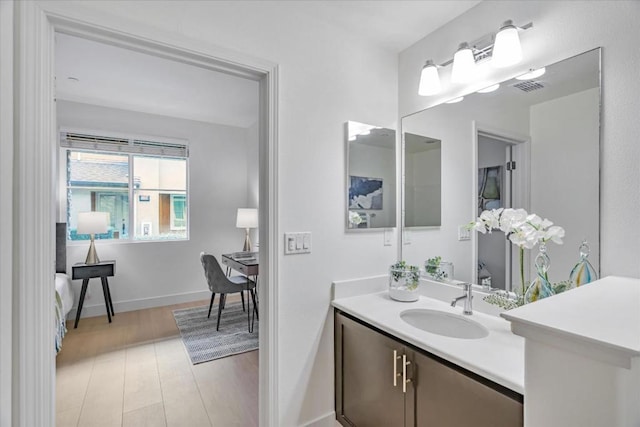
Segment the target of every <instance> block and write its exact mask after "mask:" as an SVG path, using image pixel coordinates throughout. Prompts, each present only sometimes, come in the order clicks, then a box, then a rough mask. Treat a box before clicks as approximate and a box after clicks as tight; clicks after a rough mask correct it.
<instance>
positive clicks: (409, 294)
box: [389, 261, 420, 301]
mask: <svg viewBox="0 0 640 427" xmlns="http://www.w3.org/2000/svg"><path fill="white" fill-rule="evenodd" d="M419 280H420V269H419V268H418V267H417V266H415V265H408V264H407V263H406V262H405V261H398V262H397V263H395V264H393V265H392V266H391V267H389V296H390V297H391V298H392V299H394V300H397V301H416V300H417V299H418V296H419V295H418V284H419Z"/></svg>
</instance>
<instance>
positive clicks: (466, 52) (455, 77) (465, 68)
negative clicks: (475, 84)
mask: <svg viewBox="0 0 640 427" xmlns="http://www.w3.org/2000/svg"><path fill="white" fill-rule="evenodd" d="M475 71H476V60H475V58H474V57H473V52H472V51H471V48H469V45H468V44H466V43H462V44H460V48H459V49H458V51H457V52H456V53H455V55H453V69H452V70H451V81H452V82H454V83H466V82H468V81H471V80H472V79H473V77H474V76H475Z"/></svg>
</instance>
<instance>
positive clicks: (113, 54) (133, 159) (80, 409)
mask: <svg viewBox="0 0 640 427" xmlns="http://www.w3.org/2000/svg"><path fill="white" fill-rule="evenodd" d="M55 39H56V43H55V64H56V65H55V77H56V112H57V129H58V130H59V131H60V151H59V161H58V162H57V163H58V169H59V172H58V174H57V176H58V183H57V188H59V192H58V194H60V195H61V197H60V198H59V200H58V202H57V206H56V212H58V218H57V219H56V221H57V222H62V223H66V224H68V236H69V240H68V244H67V246H66V253H67V255H68V256H67V258H68V259H69V261H70V262H69V267H68V268H67V270H66V271H67V273H70V271H71V265H72V264H74V263H76V262H78V261H81V260H82V259H83V254H84V251H86V245H85V244H83V243H84V242H83V241H82V240H76V239H81V238H83V237H84V236H83V235H82V234H78V233H77V231H79V230H80V229H79V227H78V224H79V222H78V216H79V213H78V212H79V211H86V210H87V209H89V210H91V211H99V212H105V213H108V214H109V218H110V223H109V224H108V233H106V234H103V235H99V236H97V238H98V239H97V240H98V241H97V242H96V246H97V249H98V252H99V253H100V257H101V259H107V260H115V261H117V268H116V269H115V270H116V274H114V276H113V277H110V278H109V287H110V289H111V294H112V297H111V298H112V299H113V305H115V311H116V313H117V314H118V315H116V316H114V317H113V322H111V320H112V319H109V322H108V323H107V321H106V318H105V316H104V308H103V306H102V301H97V299H99V296H98V295H97V292H96V290H97V289H96V286H95V285H92V284H91V283H90V284H89V286H88V288H87V293H86V297H85V296H84V295H83V296H82V297H81V298H82V300H83V302H84V306H83V311H82V314H83V315H85V317H87V318H83V319H81V320H80V322H79V324H78V327H77V328H75V327H74V328H71V326H69V328H68V329H69V330H68V332H67V334H66V336H65V337H64V339H63V340H62V342H61V343H62V347H61V349H60V353H58V355H57V357H56V367H57V371H56V391H57V395H58V396H65V398H63V399H62V398H61V399H58V400H57V402H58V406H57V407H56V418H57V419H58V420H59V422H60V424H62V425H67V424H69V425H91V423H92V420H94V419H96V418H104V419H108V420H113V421H114V422H116V423H118V422H119V421H120V420H121V421H122V423H123V424H124V425H129V424H135V423H136V422H137V420H140V419H142V418H146V419H151V420H156V421H157V422H158V423H159V424H163V423H166V424H168V425H176V424H192V425H202V426H204V425H208V424H209V423H213V422H214V420H215V422H216V423H223V424H225V423H228V424H231V423H234V422H237V423H239V424H242V425H246V426H251V425H256V426H257V424H258V378H259V371H258V352H257V351H253V352H251V354H249V353H246V354H245V353H242V354H238V355H233V356H230V357H231V358H233V359H234V363H230V362H229V361H226V360H225V361H223V360H221V359H216V360H210V361H208V362H207V363H202V364H197V365H192V363H191V360H190V357H189V356H191V358H193V355H191V353H189V355H187V354H186V353H185V351H184V345H183V342H182V339H181V338H180V331H179V330H178V328H177V327H176V325H175V324H174V323H176V321H175V320H174V318H173V310H174V309H175V310H183V311H184V310H186V311H189V310H190V313H192V314H191V316H194V317H196V316H197V315H196V314H195V313H198V314H200V312H201V311H202V310H201V309H200V308H198V307H202V306H206V305H207V303H208V302H209V301H208V300H209V298H207V297H210V295H211V294H210V293H208V288H207V282H206V281H205V277H204V275H203V270H202V266H201V263H200V261H199V258H198V254H199V253H200V252H202V251H204V252H207V253H209V254H212V255H213V256H215V257H216V258H217V259H218V260H220V259H221V255H222V254H225V253H227V254H228V253H234V252H236V251H238V250H240V249H241V245H240V243H241V242H242V240H241V234H244V233H243V230H239V229H237V228H236V227H235V223H234V222H235V216H236V210H237V209H238V208H245V207H251V208H259V206H258V203H259V201H258V199H257V194H258V187H259V164H258V134H259V129H258V123H257V122H258V112H259V111H258V110H259V108H258V106H259V99H258V94H259V93H258V85H259V84H258V82H257V81H255V80H252V79H246V78H243V77H236V76H230V75H228V74H223V73H220V72H217V71H214V70H209V69H205V68H202V67H196V66H194V65H191V64H184V63H182V62H178V61H175V60H172V59H165V58H160V57H157V56H154V55H150V54H147V53H143V52H137V51H133V50H131V49H125V48H123V47H120V46H113V45H110V44H107V43H101V42H97V41H93V40H88V39H86V38H81V37H75V36H72V35H68V34H61V33H56V34H55ZM143 142H144V144H143ZM176 147H185V148H184V149H182V148H180V149H176ZM212 165H215V167H212ZM225 165H233V166H232V167H230V166H226V167H225ZM217 183H224V185H217ZM125 231H126V232H125ZM257 240H258V239H256V238H255V237H254V241H257ZM115 261H114V262H115ZM68 275H69V276H70V274H68ZM74 285H75V289H74V290H75V292H74V293H75V295H76V296H77V295H79V294H80V292H79V283H78V282H77V281H76V282H74ZM203 296H204V298H203ZM235 296H237V294H236V295H235ZM247 296H248V295H247ZM76 300H77V298H76ZM225 301H227V302H228V304H227V305H228V306H227V307H225V310H224V311H223V313H224V315H223V316H220V311H218V315H217V316H220V317H222V322H221V324H220V326H221V327H220V330H219V331H218V330H216V331H213V330H209V329H207V330H208V332H207V335H209V336H210V338H209V340H210V341H211V340H214V339H215V340H216V342H217V343H218V345H219V346H222V344H223V342H224V341H225V339H224V338H222V336H223V335H226V336H227V338H226V339H229V337H230V336H231V335H230V330H234V331H235V333H234V334H233V337H237V339H239V340H240V339H242V340H245V341H247V342H251V343H252V344H251V346H250V348H255V345H256V344H255V342H256V341H257V340H258V337H257V334H258V332H257V331H258V329H259V328H257V329H255V332H256V333H255V334H254V333H253V332H254V331H253V327H252V328H251V333H249V332H247V330H246V328H245V329H240V328H237V329H238V330H237V331H236V330H235V328H234V329H231V326H232V325H231V324H230V320H231V319H234V320H235V321H236V322H235V323H241V324H242V325H244V323H242V322H241V320H242V316H240V315H238V314H237V313H238V311H239V310H238V309H237V308H239V307H240V301H235V299H234V298H233V295H232V296H231V298H228V299H226V300H225ZM242 302H243V304H242V308H243V309H244V301H242ZM185 303H186V304H185ZM68 308H71V307H68ZM233 314H236V315H235V316H232V315H233ZM217 316H216V313H215V312H214V313H213V315H210V317H208V318H207V317H206V315H205V316H197V318H198V321H200V319H207V320H206V321H205V320H202V322H203V323H201V324H200V327H201V328H210V327H211V326H210V325H213V324H215V320H216V317H217ZM68 317H70V318H74V311H73V310H71V313H70V314H69V316H68ZM236 318H237V320H236ZM203 342H204V340H203ZM211 345H213V344H211ZM187 348H190V347H187ZM211 357H214V356H211ZM203 360H206V358H204V359H203ZM194 363H195V362H194ZM87 365H93V368H92V369H87V368H86V366H87ZM220 366H225V369H224V371H225V373H227V374H228V375H217V376H216V375H215V374H216V373H219V371H220V370H221V369H220ZM150 368H151V369H150ZM229 375H232V376H233V377H235V378H236V379H237V380H231V379H230V376H229ZM107 377H108V378H109V380H108V382H107V383H108V385H109V386H108V387H105V386H104V385H105V384H104V383H105V381H104V379H105V378H107ZM211 377H215V379H216V381H213V382H212V381H210V380H211ZM243 379H244V381H242V380H243ZM176 384H178V385H179V387H180V388H181V390H182V392H181V393H176V391H175V390H176ZM83 390H84V393H81V391H83ZM184 408H189V411H188V417H187V416H186V415H185V413H184V412H185V411H184Z"/></svg>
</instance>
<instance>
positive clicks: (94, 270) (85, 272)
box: [71, 261, 116, 329]
mask: <svg viewBox="0 0 640 427" xmlns="http://www.w3.org/2000/svg"><path fill="white" fill-rule="evenodd" d="M71 270H72V274H71V278H72V279H73V280H76V279H82V290H81V291H80V299H79V300H78V312H77V313H76V323H75V325H74V326H73V328H74V329H75V328H77V327H78V322H79V321H80V313H82V305H83V304H84V296H85V294H86V293H87V287H88V286H89V279H93V278H94V277H95V278H97V277H99V278H100V281H101V282H102V293H103V295H104V305H105V307H106V309H107V317H108V318H109V323H111V316H114V315H115V313H114V312H113V301H111V291H110V290H109V282H108V281H107V277H113V276H115V274H116V262H115V261H102V262H99V263H98V264H85V263H82V262H80V263H77V264H74V265H73V266H72V267H71Z"/></svg>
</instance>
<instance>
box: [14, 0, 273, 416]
mask: <svg viewBox="0 0 640 427" xmlns="http://www.w3.org/2000/svg"><path fill="white" fill-rule="evenodd" d="M15 7H16V14H17V16H18V17H19V19H18V20H16V40H17V45H18V51H19V52H21V53H22V54H21V55H20V56H19V57H16V59H15V61H16V63H15V69H16V70H17V72H16V73H15V77H14V78H15V80H16V84H15V87H17V88H19V91H18V92H17V94H16V112H17V117H16V129H17V132H16V138H15V140H16V142H15V145H14V147H15V159H16V161H15V167H14V171H15V174H14V175H15V177H16V180H15V182H16V187H17V188H16V190H15V194H16V195H17V196H16V202H15V204H14V206H15V207H16V208H15V209H16V217H17V220H16V221H15V223H14V225H15V229H16V230H20V232H19V233H17V235H16V240H15V251H14V253H15V256H14V260H15V262H14V266H15V269H14V273H15V274H14V290H15V298H14V301H15V302H16V303H15V305H14V307H13V313H14V316H13V317H14V319H16V322H14V323H13V324H12V336H13V337H14V338H15V340H14V343H13V349H14V356H15V357H14V358H13V365H14V366H13V372H14V373H15V381H16V384H18V386H17V387H16V389H15V390H14V392H13V394H12V398H13V405H12V407H13V408H16V411H15V412H14V413H13V414H12V418H13V419H14V421H15V422H16V423H17V424H19V425H41V424H52V423H53V420H52V416H53V414H54V413H55V409H54V408H55V404H54V399H53V397H54V369H55V365H54V363H55V362H54V360H53V358H52V357H51V352H52V349H51V332H50V331H51V323H50V322H51V319H53V318H54V313H53V311H54V308H53V305H52V304H51V301H53V300H54V295H53V294H54V290H53V287H50V286H48V285H46V284H48V283H50V282H51V277H52V273H53V271H52V270H53V265H54V262H53V261H54V260H53V253H54V251H53V248H54V238H53V237H54V210H53V203H54V199H55V197H54V196H55V194H54V188H53V185H52V179H51V178H52V176H53V170H54V165H53V161H52V159H54V158H55V153H54V150H55V146H54V142H53V141H55V140H56V136H55V123H56V121H55V108H54V99H53V93H54V90H53V86H54V82H53V72H52V70H53V54H54V51H53V41H54V31H57V32H60V33H65V34H70V35H76V36H80V37H86V38H89V39H92V40H101V41H108V42H110V43H112V44H113V45H121V46H127V47H129V48H135V49H137V50H140V51H146V52H149V53H155V54H157V55H159V56H162V57H165V58H173V59H175V60H179V61H182V62H185V63H191V64H194V65H200V66H204V67H208V68H210V69H216V70H218V71H224V72H227V73H231V74H233V75H237V76H244V77H245V78H252V79H254V80H256V81H259V85H260V89H259V91H260V118H259V122H260V126H259V128H260V135H259V141H260V142H259V144H260V165H261V168H260V174H261V177H260V178H261V179H260V201H261V211H260V225H261V227H260V248H261V249H260V251H261V265H264V266H265V268H264V269H262V271H261V277H260V283H261V285H262V286H261V287H260V290H259V293H260V302H261V306H260V308H261V312H260V326H261V330H262V331H263V333H262V334H261V336H260V347H261V349H262V351H261V352H260V358H259V363H260V379H259V384H260V386H259V387H260V392H259V395H260V408H261V409H260V415H259V416H260V424H263V425H269V424H273V423H274V420H276V419H277V411H276V397H277V396H276V394H275V393H274V392H273V391H275V390H277V387H276V382H277V376H276V360H275V355H276V354H277V349H276V348H275V347H276V344H277V334H276V331H277V327H276V326H277V325H276V321H277V317H276V316H273V315H272V314H271V313H273V312H274V311H275V310H274V308H275V305H276V303H277V290H278V289H277V286H269V284H272V283H273V284H277V282H278V281H277V270H276V268H275V266H276V263H275V261H274V260H275V256H276V253H277V251H276V248H277V239H276V238H275V236H276V235H277V223H276V213H277V206H276V205H275V200H277V198H276V190H277V185H276V183H277V180H276V170H275V166H276V164H277V162H276V159H277V132H276V122H277V105H278V104H277V97H276V94H277V66H276V65H275V64H271V63H268V62H266V61H262V60H257V59H253V58H247V57H243V56H242V55H237V54H230V53H229V52H228V51H226V50H224V49H219V48H216V47H212V46H206V47H203V46H202V44H197V43H191V42H189V41H185V40H184V39H181V38H176V37H174V36H172V35H170V34H166V33H163V32H160V31H158V32H156V31H153V30H146V31H143V30H139V29H137V28H131V27H127V26H126V25H124V26H121V27H118V23H115V22H111V23H110V25H113V26H114V28H107V27H105V26H104V25H101V24H99V23H98V22H96V21H95V19H96V18H95V17H93V16H80V15H82V13H80V14H78V13H75V12H74V11H73V10H72V9H70V8H65V7H55V5H51V6H50V5H49V4H48V3H46V2H41V3H40V2H39V3H36V2H19V3H17V4H16V5H15ZM36 284H42V285H41V286H38V285H36ZM267 288H269V292H268V293H267V292H266V289H267ZM34 307H36V308H37V310H35V311H34Z"/></svg>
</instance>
